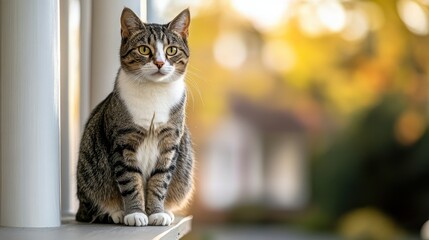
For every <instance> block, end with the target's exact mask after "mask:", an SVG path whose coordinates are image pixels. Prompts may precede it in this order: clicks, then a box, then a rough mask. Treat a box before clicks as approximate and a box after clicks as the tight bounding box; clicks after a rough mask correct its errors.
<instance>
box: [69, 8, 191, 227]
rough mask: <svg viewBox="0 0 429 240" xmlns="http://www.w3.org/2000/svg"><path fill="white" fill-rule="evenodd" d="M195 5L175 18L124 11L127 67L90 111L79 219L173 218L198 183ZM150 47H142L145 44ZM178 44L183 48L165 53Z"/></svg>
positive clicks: (161, 221)
mask: <svg viewBox="0 0 429 240" xmlns="http://www.w3.org/2000/svg"><path fill="white" fill-rule="evenodd" d="M189 19H190V17H189V11H188V10H184V11H183V12H182V13H180V14H179V15H178V16H177V17H176V18H175V19H174V20H173V21H172V22H170V23H168V24H165V25H159V24H145V23H142V22H141V21H140V20H139V19H138V17H137V16H136V15H135V14H134V13H133V12H132V11H131V10H130V9H128V8H125V9H124V11H123V12H122V16H121V35H122V43H121V49H120V57H121V68H120V69H119V72H118V76H117V78H116V83H115V87H114V89H113V91H112V93H110V94H109V96H108V97H107V98H106V99H104V101H102V102H101V103H100V104H99V105H98V106H97V107H96V108H95V109H94V110H93V111H92V113H91V115H90V117H89V120H88V122H87V124H86V126H85V130H84V133H83V136H82V140H81V145H80V152H79V161H78V166H77V197H78V199H79V210H78V212H77V214H76V220H78V221H84V222H94V221H96V222H106V221H107V222H114V223H125V224H126V225H133V226H144V225H146V224H148V223H149V224H150V225H169V224H171V222H172V220H173V218H174V216H173V214H172V213H171V212H172V211H175V210H179V209H181V208H183V207H184V206H185V205H186V204H187V203H188V201H189V199H190V197H191V193H192V188H193V179H192V177H193V152H192V143H191V139H190V135H189V131H188V129H187V127H186V124H185V107H186V91H185V86H184V82H183V81H184V80H183V79H184V74H185V71H186V66H187V63H188V60H189V49H188V44H187V37H188V27H189ZM141 46H146V47H148V48H149V49H150V51H151V53H150V54H147V55H143V54H142V53H141V52H139V47H141ZM169 47H175V48H176V49H177V53H175V54H174V55H172V54H170V55H168V54H166V51H167V48H169Z"/></svg>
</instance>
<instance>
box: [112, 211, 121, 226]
mask: <svg viewBox="0 0 429 240" xmlns="http://www.w3.org/2000/svg"><path fill="white" fill-rule="evenodd" d="M110 217H111V218H112V220H113V222H114V223H116V224H118V223H124V211H122V210H120V211H116V212H114V213H112V214H110Z"/></svg>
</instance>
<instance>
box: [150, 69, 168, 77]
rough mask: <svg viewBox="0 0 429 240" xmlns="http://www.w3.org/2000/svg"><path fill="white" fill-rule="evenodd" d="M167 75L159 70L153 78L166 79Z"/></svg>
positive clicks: (153, 74)
mask: <svg viewBox="0 0 429 240" xmlns="http://www.w3.org/2000/svg"><path fill="white" fill-rule="evenodd" d="M165 75H167V73H163V72H161V70H158V71H157V72H155V73H152V76H154V77H164V76H165Z"/></svg>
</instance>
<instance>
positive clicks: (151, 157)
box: [118, 70, 185, 178]
mask: <svg viewBox="0 0 429 240" xmlns="http://www.w3.org/2000/svg"><path fill="white" fill-rule="evenodd" d="M118 87H119V94H120V96H121V98H122V100H123V101H124V102H125V105H126V107H127V109H128V111H129V112H130V114H131V116H132V118H133V121H134V123H136V124H137V125H139V126H141V127H143V128H145V129H148V128H149V126H150V124H151V121H152V118H153V116H154V114H155V118H154V120H153V122H154V127H159V126H160V125H163V124H165V123H166V122H167V121H168V120H169V117H170V110H171V108H172V107H173V106H175V105H176V104H177V103H179V101H180V100H181V99H182V97H183V93H184V91H185V83H184V81H183V78H182V79H177V80H176V81H174V82H169V83H154V82H147V83H139V82H136V81H135V80H134V79H133V77H132V76H129V75H127V73H125V72H124V71H123V70H121V71H120V72H119V76H118ZM158 156H159V150H158V138H157V136H151V135H150V136H148V137H147V138H145V140H144V141H143V143H142V144H141V145H140V147H139V148H138V150H137V159H138V160H139V161H140V162H141V165H142V169H143V172H144V175H145V177H146V178H147V177H148V176H149V174H150V173H151V172H152V169H153V168H154V166H155V163H156V160H157V158H158Z"/></svg>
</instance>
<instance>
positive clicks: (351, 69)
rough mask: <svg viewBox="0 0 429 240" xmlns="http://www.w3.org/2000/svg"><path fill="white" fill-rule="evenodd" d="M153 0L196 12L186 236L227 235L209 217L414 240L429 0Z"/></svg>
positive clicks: (424, 197)
mask: <svg viewBox="0 0 429 240" xmlns="http://www.w3.org/2000/svg"><path fill="white" fill-rule="evenodd" d="M159 4H160V5H162V4H163V5H164V6H160V9H164V10H165V11H164V12H163V14H162V15H163V16H165V18H166V19H170V18H171V17H173V16H174V15H175V14H177V12H178V11H179V10H180V9H181V8H183V7H184V6H186V5H190V8H191V13H192V15H193V19H192V23H191V31H190V46H191V50H192V52H191V63H190V66H189V68H188V77H187V83H188V88H189V91H188V92H189V103H188V123H189V125H190V129H191V132H192V134H193V138H194V141H195V148H196V154H197V160H198V162H197V178H196V185H197V188H196V195H195V201H194V203H193V205H192V207H191V209H190V212H191V213H192V214H193V215H194V226H195V229H196V230H195V231H194V232H193V234H191V235H190V236H189V237H188V239H201V238H203V239H222V237H220V236H222V235H217V234H216V232H217V231H215V230H213V226H218V228H219V229H223V227H222V226H224V227H225V229H229V228H228V227H226V226H229V227H231V226H236V227H237V228H238V229H248V230H249V231H247V234H246V231H245V230H243V233H242V234H240V233H237V232H234V231H233V230H230V232H231V233H230V234H231V235H230V238H231V239H250V238H251V237H252V236H253V238H254V239H261V237H262V238H265V237H264V235H257V232H258V231H251V229H253V226H259V228H260V229H261V231H262V232H264V233H265V232H267V233H268V232H270V231H269V230H267V228H268V229H270V227H271V226H276V227H275V229H287V231H289V232H290V231H292V232H294V233H295V231H296V232H297V234H298V236H301V235H300V234H302V238H303V239H310V238H316V239H318V238H319V237H322V236H323V237H325V238H330V237H332V238H335V237H338V238H343V237H347V238H350V239H408V238H413V237H415V238H419V237H420V236H421V235H420V234H421V233H420V232H421V231H422V226H423V224H424V223H425V222H426V220H428V219H429V132H428V129H427V123H428V110H429V103H428V94H429V86H428V83H429V82H428V75H427V72H428V70H429V37H428V33H429V1H426V0H399V1H382V0H379V1H354V0H348V1H346V0H344V1H338V0H319V1H318V0H311V1H310V0H309V1H293V0H289V1H287V0H283V1H279V0H264V1H249V0H222V1H214V0H212V1H207V0H204V1H202V0H200V1H199V0H193V1H159ZM165 6H167V7H165ZM211 229H212V230H211ZM257 229H258V228H256V230H257ZM253 230H255V229H253ZM226 231H227V232H228V230H226ZM287 231H286V232H287ZM272 232H273V235H272V238H276V236H277V238H279V239H282V237H280V236H285V235H282V234H281V233H282V232H281V231H280V233H279V232H277V233H275V231H272ZM234 234H235V235H234ZM255 234H256V237H255ZM276 234H277V235H276ZM306 234H308V235H306ZM226 236H229V235H225V236H224V237H225V238H227V237H226ZM232 236H234V237H232ZM258 236H259V237H258ZM270 236H271V235H267V237H266V238H265V239H270V238H271V237H270ZM426 236H427V235H426Z"/></svg>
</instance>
